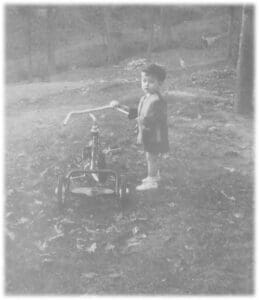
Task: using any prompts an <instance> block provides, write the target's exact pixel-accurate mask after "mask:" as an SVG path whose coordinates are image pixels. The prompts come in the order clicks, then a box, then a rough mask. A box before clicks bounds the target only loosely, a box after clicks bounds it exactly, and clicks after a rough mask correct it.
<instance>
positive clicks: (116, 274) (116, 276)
mask: <svg viewBox="0 0 259 300" xmlns="http://www.w3.org/2000/svg"><path fill="white" fill-rule="evenodd" d="M122 275H123V273H122V272H118V273H111V274H109V277H110V278H119V277H121V276H122Z"/></svg>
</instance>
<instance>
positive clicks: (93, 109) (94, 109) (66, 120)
mask: <svg viewBox="0 0 259 300" xmlns="http://www.w3.org/2000/svg"><path fill="white" fill-rule="evenodd" d="M112 102H113V101H112ZM112 102H111V103H110V104H109V105H105V106H100V107H96V108H90V109H85V110H77V111H70V112H69V113H68V114H67V116H66V118H65V119H64V121H63V125H67V123H68V121H69V119H70V117H71V116H72V115H76V114H84V113H89V114H90V113H91V112H94V111H100V110H104V109H108V108H112V109H116V110H117V111H119V112H122V113H124V114H126V115H128V114H129V113H128V112H127V111H126V110H124V109H123V108H121V107H120V106H119V105H118V106H117V107H114V106H113V105H112ZM90 115H91V118H92V119H93V120H94V119H95V120H94V121H96V118H95V117H93V114H90Z"/></svg>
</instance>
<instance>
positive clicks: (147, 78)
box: [141, 72, 162, 94]
mask: <svg viewBox="0 0 259 300" xmlns="http://www.w3.org/2000/svg"><path fill="white" fill-rule="evenodd" d="M161 84H162V83H161V82H160V81H159V80H157V78H155V77H154V76H152V75H147V74H146V73H144V72H142V73H141V88H142V90H143V91H144V93H145V94H154V93H156V92H158V91H159V89H160V86H161Z"/></svg>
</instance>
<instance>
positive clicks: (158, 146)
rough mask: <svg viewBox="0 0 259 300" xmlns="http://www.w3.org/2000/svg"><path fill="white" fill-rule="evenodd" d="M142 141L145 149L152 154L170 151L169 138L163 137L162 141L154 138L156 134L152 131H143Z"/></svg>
mask: <svg viewBox="0 0 259 300" xmlns="http://www.w3.org/2000/svg"><path fill="white" fill-rule="evenodd" d="M142 142H143V146H144V151H145V152H149V153H152V154H159V153H167V152H169V151H170V148H169V143H168V139H167V138H166V137H164V138H162V139H161V142H157V141H155V140H154V136H153V134H152V132H150V131H143V135H142Z"/></svg>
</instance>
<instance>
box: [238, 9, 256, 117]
mask: <svg viewBox="0 0 259 300" xmlns="http://www.w3.org/2000/svg"><path fill="white" fill-rule="evenodd" d="M237 85H238V86H237V103H236V109H237V112H238V113H240V114H250V113H251V112H253V101H254V7H253V6H244V8H243V13H242V26H241V35H240V46H239V60H238V80H237Z"/></svg>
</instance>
